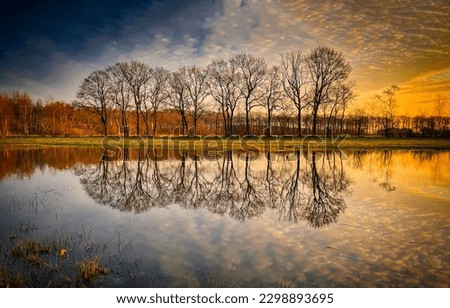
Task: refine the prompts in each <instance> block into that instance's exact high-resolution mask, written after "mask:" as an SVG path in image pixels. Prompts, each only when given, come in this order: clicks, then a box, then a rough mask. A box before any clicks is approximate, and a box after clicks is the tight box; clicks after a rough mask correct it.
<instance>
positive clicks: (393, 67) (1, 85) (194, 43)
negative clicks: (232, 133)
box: [0, 0, 450, 115]
mask: <svg viewBox="0 0 450 308" xmlns="http://www.w3.org/2000/svg"><path fill="white" fill-rule="evenodd" d="M449 15H450V3H449V1H448V0H428V1H423V0H389V1H387V0H386V1H380V0H377V1H373V0H368V1H360V0H336V1H325V0H259V1H256V0H192V1H181V0H179V1H176V0H165V1H164V0H147V1H123V0H121V1H115V0H109V1H105V0H99V1H85V0H77V1H72V0H66V1H53V0H50V1H20V0H17V1H10V3H9V4H7V5H2V10H1V11H0V38H1V40H0V91H15V90H18V91H26V92H27V93H29V94H30V95H31V96H32V97H33V98H35V99H37V98H41V99H43V100H44V101H45V100H47V99H48V98H49V97H52V98H54V99H59V100H65V101H67V102H71V101H72V100H74V99H75V95H76V91H77V88H78V86H79V85H80V84H81V81H82V80H83V78H85V77H86V76H87V75H88V74H89V73H90V72H92V71H93V70H96V69H103V68H105V67H106V66H108V65H112V64H114V63H116V62H118V61H130V60H139V61H144V62H146V63H148V64H150V65H158V66H164V67H166V68H167V69H170V70H176V69H177V68H179V67H181V66H183V65H192V64H197V65H207V64H208V63H209V62H210V61H211V60H212V59H216V58H218V57H222V58H228V57H230V56H232V55H233V54H235V53H238V52H248V53H253V54H255V55H257V56H262V57H264V58H265V59H266V60H267V62H268V63H269V64H278V63H280V54H282V53H284V52H288V51H292V50H300V51H302V52H303V53H308V52H309V51H310V50H311V49H312V48H314V47H316V46H318V45H325V46H329V47H332V48H335V49H336V50H338V51H340V52H342V53H343V55H344V56H345V58H346V59H347V60H348V61H349V62H350V63H351V65H352V67H353V72H352V74H351V76H350V78H351V79H352V80H353V81H354V82H355V90H356V92H357V94H358V96H357V99H356V102H355V105H356V106H361V107H364V106H365V103H366V102H369V101H370V100H371V97H372V96H373V95H374V94H378V93H380V92H381V91H383V89H386V88H387V87H389V86H390V85H392V84H396V85H398V86H399V87H400V89H401V90H400V92H399V93H398V103H399V110H398V111H399V113H402V114H406V115H415V114H423V113H425V114H431V113H432V110H433V102H434V101H435V99H436V95H441V96H442V97H444V98H447V100H449V99H450V16H449ZM447 109H449V108H447Z"/></svg>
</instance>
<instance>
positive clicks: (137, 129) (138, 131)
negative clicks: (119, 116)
mask: <svg viewBox="0 0 450 308" xmlns="http://www.w3.org/2000/svg"><path fill="white" fill-rule="evenodd" d="M139 134H140V129H139V105H136V136H139Z"/></svg>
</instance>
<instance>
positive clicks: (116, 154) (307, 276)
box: [0, 148, 450, 287]
mask: <svg viewBox="0 0 450 308" xmlns="http://www.w3.org/2000/svg"><path fill="white" fill-rule="evenodd" d="M0 234H1V242H0V252H1V255H0V264H1V265H0V266H1V268H0V274H1V275H3V276H4V277H6V278H7V279H9V280H11V281H13V282H15V284H16V285H21V284H22V285H26V286H51V287H52V286H63V287H71V286H81V285H87V286H108V287H198V286H199V287H202V286H217V287H220V286H225V287H274V286H275V287H276V286H280V287H288V286H292V287H421V286H426V287H449V286H450V280H449V278H448V277H450V252H449V250H448V246H449V243H450V152H448V151H348V152H336V153H335V152H309V153H307V152H305V153H303V152H279V153H254V152H231V151H229V152H214V153H201V152H191V151H184V150H165V151H162V150H158V151H157V150H149V151H142V150H141V151H139V150H138V149H122V150H120V151H118V150H117V149H116V150H115V151H103V150H102V149H90V148H49V149H40V150H1V151H0ZM86 262H88V263H87V264H88V265H86ZM89 262H91V263H89ZM87 270H91V271H92V272H93V275H92V276H89V277H87V276H85V272H86V271H87ZM11 285H14V283H11Z"/></svg>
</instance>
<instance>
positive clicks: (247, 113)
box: [245, 105, 250, 135]
mask: <svg viewBox="0 0 450 308" xmlns="http://www.w3.org/2000/svg"><path fill="white" fill-rule="evenodd" d="M245 126H246V134H247V135H250V110H249V109H248V106H247V105H246V106H245Z"/></svg>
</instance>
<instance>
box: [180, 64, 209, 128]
mask: <svg viewBox="0 0 450 308" xmlns="http://www.w3.org/2000/svg"><path fill="white" fill-rule="evenodd" d="M207 77H208V71H207V70H206V69H202V68H200V67H198V66H195V65H194V66H189V67H187V68H186V79H185V84H186V89H187V91H188V97H189V100H190V101H191V103H190V106H191V108H192V118H193V120H194V135H197V122H198V120H199V119H200V117H201V116H202V115H203V114H204V112H205V111H206V104H205V99H206V97H207V96H208V93H209V88H208V80H207Z"/></svg>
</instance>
